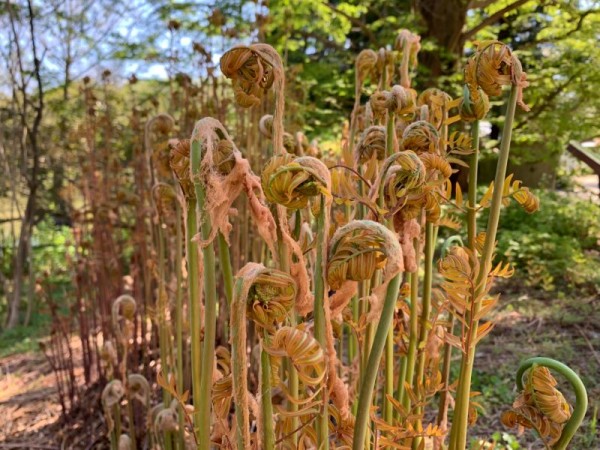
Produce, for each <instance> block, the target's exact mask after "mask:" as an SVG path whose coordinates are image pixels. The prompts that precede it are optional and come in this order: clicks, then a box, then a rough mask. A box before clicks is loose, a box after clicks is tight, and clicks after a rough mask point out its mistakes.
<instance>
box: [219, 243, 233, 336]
mask: <svg viewBox="0 0 600 450" xmlns="http://www.w3.org/2000/svg"><path fill="white" fill-rule="evenodd" d="M217 242H218V248H219V261H220V263H221V272H222V275H223V285H224V287H225V298H226V300H227V308H228V309H229V311H231V299H232V296H233V268H232V266H231V254H230V251H229V246H228V245H227V241H226V240H225V237H224V236H223V234H222V233H219V237H218V240H217ZM226 314H227V312H225V311H220V310H219V315H221V316H223V315H226ZM229 314H230V313H229ZM223 325H224V330H223V332H224V334H225V339H227V340H228V339H229V334H230V332H231V330H229V321H228V320H225V321H224V323H223Z"/></svg>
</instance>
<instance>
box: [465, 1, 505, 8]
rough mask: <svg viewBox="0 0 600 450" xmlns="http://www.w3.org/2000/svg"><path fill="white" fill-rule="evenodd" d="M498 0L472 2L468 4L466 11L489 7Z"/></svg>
mask: <svg viewBox="0 0 600 450" xmlns="http://www.w3.org/2000/svg"><path fill="white" fill-rule="evenodd" d="M497 1H498V0H472V1H471V2H469V6H468V7H467V8H468V9H478V8H485V7H487V6H490V5H491V4H493V3H496V2H497Z"/></svg>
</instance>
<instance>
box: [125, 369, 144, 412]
mask: <svg viewBox="0 0 600 450" xmlns="http://www.w3.org/2000/svg"><path fill="white" fill-rule="evenodd" d="M127 390H128V393H129V398H130V399H131V400H137V401H138V402H140V403H141V404H142V405H144V406H148V405H149V404H150V384H149V383H148V380H146V377H144V376H143V375H141V374H139V373H132V374H129V375H128V376H127Z"/></svg>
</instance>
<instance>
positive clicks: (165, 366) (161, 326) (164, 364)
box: [134, 224, 172, 450]
mask: <svg viewBox="0 0 600 450" xmlns="http://www.w3.org/2000/svg"><path fill="white" fill-rule="evenodd" d="M157 234H158V236H157V237H158V284H159V288H158V339H159V351H160V365H161V372H162V376H163V379H164V380H165V381H167V382H168V380H169V356H168V349H169V347H170V345H169V337H168V333H167V324H166V322H167V320H166V317H165V312H166V310H167V304H166V300H167V290H166V287H165V276H166V275H165V236H164V233H163V228H162V224H159V225H158V233H157ZM163 403H164V404H165V405H168V404H170V403H171V394H169V391H167V390H166V389H163ZM169 434H170V433H168V432H165V433H164V439H165V450H171V448H172V447H171V444H172V442H171V439H170V436H169ZM134 448H135V447H134Z"/></svg>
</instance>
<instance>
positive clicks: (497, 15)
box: [462, 0, 530, 41]
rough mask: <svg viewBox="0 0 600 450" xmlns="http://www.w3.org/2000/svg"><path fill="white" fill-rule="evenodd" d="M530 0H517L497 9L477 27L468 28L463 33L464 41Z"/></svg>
mask: <svg viewBox="0 0 600 450" xmlns="http://www.w3.org/2000/svg"><path fill="white" fill-rule="evenodd" d="M528 1H530V0H517V1H516V2H513V3H511V4H510V5H508V6H506V7H504V8H502V9H501V10H499V11H496V12H495V13H494V14H492V15H491V16H489V17H487V18H485V19H483V20H482V21H481V22H480V23H479V24H478V25H476V26H475V27H473V28H471V29H470V30H467V31H465V32H464V33H463V35H462V39H463V41H467V40H469V39H470V38H471V37H473V36H474V35H476V34H477V33H478V32H479V31H480V30H483V29H484V28H485V27H487V26H490V25H493V24H495V23H496V22H498V21H499V20H500V19H502V18H503V17H504V16H505V15H506V14H508V13H509V12H511V11H512V10H514V9H517V8H518V7H519V6H522V5H524V4H525V3H527V2H528Z"/></svg>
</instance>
